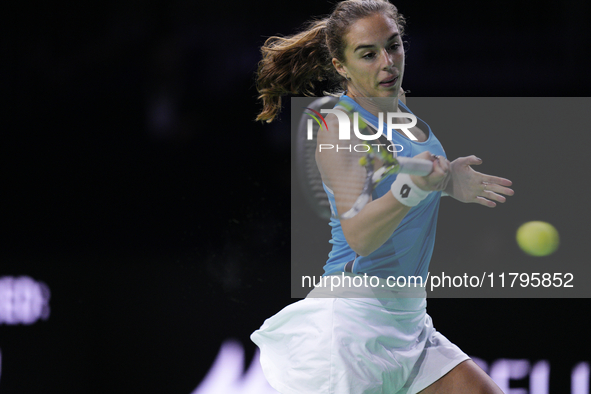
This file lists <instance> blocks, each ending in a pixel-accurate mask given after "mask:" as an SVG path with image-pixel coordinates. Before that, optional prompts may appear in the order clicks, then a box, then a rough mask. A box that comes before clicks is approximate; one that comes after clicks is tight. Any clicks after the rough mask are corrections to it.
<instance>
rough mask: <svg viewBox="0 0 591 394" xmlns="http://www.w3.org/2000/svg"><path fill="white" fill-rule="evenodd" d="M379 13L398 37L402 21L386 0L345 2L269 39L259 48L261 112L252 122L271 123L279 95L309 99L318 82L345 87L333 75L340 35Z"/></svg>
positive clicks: (342, 49)
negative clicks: (299, 27)
mask: <svg viewBox="0 0 591 394" xmlns="http://www.w3.org/2000/svg"><path fill="white" fill-rule="evenodd" d="M376 13H381V14H384V15H387V16H389V17H390V18H392V20H394V22H396V25H397V26H398V31H399V32H400V36H402V35H403V33H404V25H405V19H404V17H403V16H402V15H401V14H400V13H399V12H398V9H397V8H396V7H395V6H394V5H393V4H391V3H389V2H388V1H387V0H345V1H342V2H340V3H338V4H337V6H336V7H335V9H334V11H333V12H332V14H331V15H330V16H328V17H327V18H324V19H321V20H314V21H312V22H309V23H307V24H306V26H305V27H304V29H303V30H302V31H301V32H300V33H297V34H295V35H292V36H287V37H277V36H274V37H269V38H268V39H267V40H266V41H265V44H264V45H263V46H262V47H261V52H262V54H263V58H262V60H261V61H260V62H259V67H258V71H257V75H256V77H257V90H258V92H259V94H260V95H259V99H261V100H263V110H262V111H261V113H259V114H258V116H257V118H256V120H259V121H266V122H271V121H273V119H275V117H276V116H277V115H278V114H279V111H280V110H281V96H283V95H286V94H303V95H305V96H313V95H314V91H315V90H316V89H317V86H318V83H319V82H321V81H326V80H328V81H330V82H333V83H336V84H337V85H341V87H342V88H345V87H346V80H345V79H344V78H343V77H342V76H341V75H340V74H338V73H337V72H336V70H335V68H334V66H333V65H332V59H333V58H336V59H337V60H339V61H341V62H344V60H345V59H344V52H345V47H346V43H345V41H344V39H343V38H344V36H345V34H346V33H347V31H348V28H349V26H351V25H352V24H353V23H355V22H356V21H357V20H359V19H362V18H365V17H368V16H371V15H374V14H376Z"/></svg>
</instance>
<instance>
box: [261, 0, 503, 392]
mask: <svg viewBox="0 0 591 394" xmlns="http://www.w3.org/2000/svg"><path fill="white" fill-rule="evenodd" d="M403 29H404V18H403V17H402V15H401V14H399V13H398V10H397V9H396V7H394V6H393V5H392V4H390V3H389V2H387V1H386V0H346V1H342V2H340V3H338V4H337V6H336V8H335V9H334V11H333V13H332V14H331V15H330V16H329V17H327V18H325V19H322V20H316V21H314V22H312V23H310V24H309V25H308V26H307V27H306V29H305V30H304V31H302V32H301V33H299V34H296V35H294V36H290V37H272V38H270V39H268V40H267V42H266V43H265V45H264V46H263V48H262V52H263V60H262V61H261V63H260V65H259V70H258V89H259V92H260V94H261V96H260V98H262V100H263V105H264V108H263V110H262V112H261V113H260V114H259V116H258V118H257V119H258V120H263V121H269V122H270V121H272V120H273V119H274V118H275V117H276V115H277V113H278V111H279V109H280V105H281V96H282V95H285V94H310V93H312V92H313V89H314V87H315V84H316V83H317V82H318V81H322V80H326V79H329V80H333V81H336V82H339V83H340V87H341V88H342V90H341V92H340V93H342V94H341V96H340V100H339V102H338V103H337V106H336V107H335V108H337V109H339V108H342V109H343V110H347V111H351V110H352V111H353V112H358V113H359V114H360V115H361V116H362V117H363V119H364V121H365V122H367V123H368V124H369V125H370V126H372V127H373V128H375V129H379V128H380V124H379V122H380V118H379V114H380V113H392V112H403V113H411V111H410V109H408V108H407V107H406V104H405V98H404V94H403V90H402V88H401V84H402V79H403V75H404V56H405V54H404V48H403V43H402V35H403V32H404V31H403ZM382 120H384V119H382ZM326 122H327V126H328V127H327V128H324V127H323V128H321V129H320V131H319V132H318V144H333V145H337V144H341V145H342V144H343V141H340V140H339V122H338V120H337V116H336V115H333V114H330V115H328V116H326ZM407 122H408V120H407ZM408 131H409V132H410V133H411V134H412V135H409V134H406V133H403V132H402V130H397V131H396V132H394V133H393V134H392V137H391V142H392V143H393V144H395V146H396V147H398V148H397V149H396V150H397V151H398V155H399V156H407V157H416V158H422V159H427V160H430V161H432V163H433V170H432V172H431V173H430V174H429V175H427V176H416V175H407V174H398V175H391V176H390V177H389V178H387V179H385V180H384V181H382V182H381V183H379V184H378V186H377V187H376V188H375V190H374V191H373V194H372V201H371V202H369V203H368V204H367V205H365V207H363V209H361V210H360V211H359V213H357V214H356V215H355V216H353V217H352V218H350V219H346V220H345V219H342V220H339V219H338V215H339V214H340V213H343V212H346V211H348V210H349V209H350V208H351V206H352V205H353V203H354V202H355V197H356V196H358V195H359V193H360V191H361V190H362V188H363V183H364V180H365V178H366V171H365V169H364V167H363V166H360V165H359V159H360V158H361V157H363V155H364V153H362V152H359V153H357V152H355V151H353V150H352V151H348V150H340V151H336V150H334V149H333V150H326V151H323V152H316V161H317V164H318V168H319V170H320V173H321V175H322V180H323V183H324V187H325V190H326V193H327V195H328V198H329V201H330V203H331V209H332V211H333V213H335V214H336V215H335V217H334V218H333V219H331V226H332V238H333V239H332V240H331V243H333V250H332V252H331V253H330V254H329V259H328V261H327V263H326V265H325V266H324V269H325V276H328V277H330V276H334V275H338V276H340V277H341V278H351V279H355V278H361V277H366V276H370V277H376V280H378V283H379V284H387V282H386V280H387V278H389V277H401V276H402V277H408V278H411V277H414V278H417V277H421V278H422V279H425V278H426V276H427V272H428V267H429V262H430V259H431V255H432V252H433V247H434V241H435V228H436V223H437V213H438V209H439V201H440V197H441V196H442V194H443V193H445V194H447V195H450V196H452V197H453V198H455V199H457V200H459V201H461V202H466V203H471V202H475V203H479V204H482V205H484V206H487V207H494V206H495V205H496V202H504V201H505V197H504V196H503V195H512V194H513V191H512V190H511V189H510V188H509V186H511V182H510V181H509V180H507V179H503V178H499V177H495V176H489V175H484V174H481V173H478V172H476V171H474V170H473V169H472V168H471V166H472V165H478V164H480V163H481V160H480V159H478V158H476V157H475V156H470V157H463V158H458V159H456V160H454V161H453V162H451V163H450V162H449V161H448V160H447V159H446V157H445V152H444V150H443V148H442V146H441V144H440V143H439V141H438V140H437V138H436V137H435V135H434V133H433V132H432V131H431V129H430V128H429V126H428V125H427V124H426V123H424V122H423V121H422V120H420V119H418V122H417V124H416V125H415V126H414V127H410V126H409V129H408ZM357 142H360V141H357ZM351 144H355V142H353V141H352V142H351ZM381 164H382V163H381V162H380V161H379V160H376V162H375V164H374V166H375V168H379V167H380V165H381ZM343 282H345V281H343ZM349 283H351V282H349ZM353 283H355V282H353ZM366 283H367V282H366ZM251 338H252V340H253V341H254V342H255V343H256V344H257V345H258V346H259V348H260V349H261V365H262V367H263V371H264V373H265V376H266V377H267V380H268V381H269V383H270V384H271V386H273V387H274V388H275V389H276V390H277V391H279V392H280V393H284V394H291V393H298V394H301V393H336V394H361V393H372V394H373V393H376V394H377V393H419V392H420V393H501V392H502V391H501V390H500V389H499V388H498V386H497V385H496V384H495V383H494V382H493V381H492V379H490V377H489V376H488V375H486V373H484V371H482V370H481V369H480V368H479V367H478V366H477V365H476V364H475V363H474V362H473V361H472V360H470V359H469V357H468V356H467V355H466V354H465V353H464V352H463V351H462V350H460V349H459V348H458V347H457V346H456V345H454V344H453V343H451V342H450V341H449V340H448V339H447V338H445V337H444V336H443V335H442V334H441V333H439V332H438V331H436V330H435V328H434V327H433V323H432V320H431V318H430V317H429V315H428V314H427V313H426V298H425V296H424V291H422V289H420V288H419V290H417V288H416V287H414V286H410V285H409V286H406V287H405V286H402V287H396V288H392V287H390V286H389V285H387V286H380V285H378V286H371V287H370V286H361V287H356V286H352V285H351V284H349V285H345V284H343V286H341V287H340V288H339V289H337V291H334V289H331V288H329V287H323V286H317V287H316V288H315V289H314V290H312V292H310V294H309V295H308V296H307V297H306V299H304V300H301V301H298V302H296V303H294V304H291V305H289V306H287V307H286V308H284V309H283V310H281V311H280V312H279V313H277V314H276V315H274V316H273V317H271V318H269V319H267V320H266V321H265V322H264V324H263V325H262V327H261V328H260V329H259V330H257V331H255V332H254V333H253V334H252V336H251Z"/></svg>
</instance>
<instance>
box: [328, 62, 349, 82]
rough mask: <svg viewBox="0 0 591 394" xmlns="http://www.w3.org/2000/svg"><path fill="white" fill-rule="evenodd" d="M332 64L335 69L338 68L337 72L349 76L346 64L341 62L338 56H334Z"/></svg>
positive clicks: (345, 76)
mask: <svg viewBox="0 0 591 394" xmlns="http://www.w3.org/2000/svg"><path fill="white" fill-rule="evenodd" d="M332 65H333V66H334V68H335V70H337V72H338V73H339V74H340V75H341V76H342V77H343V78H345V79H346V78H347V70H346V69H345V66H344V65H343V63H341V62H340V61H339V60H338V59H337V58H334V57H333V58H332Z"/></svg>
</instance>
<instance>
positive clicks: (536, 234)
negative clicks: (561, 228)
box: [517, 221, 560, 256]
mask: <svg viewBox="0 0 591 394" xmlns="http://www.w3.org/2000/svg"><path fill="white" fill-rule="evenodd" d="M559 242H560V238H559V237H558V231H556V229H555V228H554V226H552V225H551V224H550V223H546V222H540V221H534V222H527V223H524V224H522V225H521V226H519V228H518V229H517V244H518V245H519V247H520V248H521V249H522V250H523V251H524V252H525V253H527V254H529V255H532V256H548V255H549V254H551V253H553V252H554V251H556V249H557V248H558V244H559Z"/></svg>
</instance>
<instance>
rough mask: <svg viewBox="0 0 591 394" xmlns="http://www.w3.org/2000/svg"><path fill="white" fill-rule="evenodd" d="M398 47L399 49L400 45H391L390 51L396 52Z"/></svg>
mask: <svg viewBox="0 0 591 394" xmlns="http://www.w3.org/2000/svg"><path fill="white" fill-rule="evenodd" d="M398 47H400V44H398V43H396V44H392V45H391V46H390V49H392V50H394V51H395V50H397V49H398Z"/></svg>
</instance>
